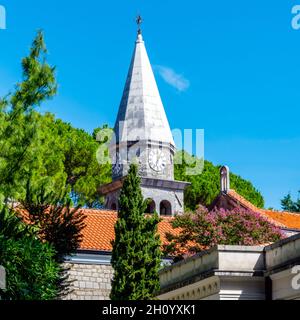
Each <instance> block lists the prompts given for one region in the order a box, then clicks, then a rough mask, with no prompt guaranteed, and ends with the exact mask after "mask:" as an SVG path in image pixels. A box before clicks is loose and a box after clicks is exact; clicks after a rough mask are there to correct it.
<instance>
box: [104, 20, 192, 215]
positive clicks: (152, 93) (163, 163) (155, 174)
mask: <svg viewBox="0 0 300 320" xmlns="http://www.w3.org/2000/svg"><path fill="white" fill-rule="evenodd" d="M138 23H139V24H140V23H141V18H138ZM175 151H176V146H175V143H174V140H173V137H172V133H171V129H170V126H169V122H168V119H167V116H166V113H165V110H164V106H163V103H162V100H161V97H160V94H159V91H158V88H157V84H156V81H155V78H154V74H153V70H152V67H151V64H150V61H149V58H148V54H147V51H146V48H145V43H144V40H143V36H142V32H141V29H140V28H139V30H138V34H137V39H136V42H135V48H134V52H133V55H132V60H131V64H130V67H129V72H128V76H127V80H126V83H125V87H124V92H123V95H122V99H121V103H120V107H119V111H118V116H117V119H116V123H115V127H114V139H113V140H112V142H111V144H110V154H111V156H112V163H113V171H112V178H113V182H112V183H110V184H107V185H105V186H102V187H101V188H100V192H101V193H102V194H103V195H105V198H106V201H105V207H106V208H107V209H111V210H117V209H118V197H119V194H120V189H121V188H122V181H123V178H124V177H125V176H126V174H127V172H128V169H129V166H130V164H131V163H132V162H135V163H137V164H138V167H139V175H140V176H141V189H142V193H143V196H144V199H149V206H148V209H147V212H148V213H154V211H156V212H158V214H160V215H162V216H171V215H175V214H182V213H183V212H184V197H183V194H184V189H185V187H186V186H187V185H189V183H187V182H182V181H175V180H174V154H175Z"/></svg>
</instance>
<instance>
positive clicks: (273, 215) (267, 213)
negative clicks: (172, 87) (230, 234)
mask: <svg viewBox="0 0 300 320" xmlns="http://www.w3.org/2000/svg"><path fill="white" fill-rule="evenodd" d="M227 194H228V195H229V196H230V197H232V198H233V199H234V200H236V201H237V202H239V203H240V204H241V205H242V206H244V207H246V208H247V209H250V210H252V211H255V212H257V213H260V214H261V215H263V216H264V217H265V218H267V220H268V221H269V222H271V223H273V224H275V225H276V226H278V227H285V228H286V227H287V228H295V229H300V214H298V213H295V212H288V211H278V210H269V209H262V208H258V207H257V206H255V205H254V204H253V203H251V202H250V201H248V200H247V199H245V198H244V197H243V196H242V195H240V194H239V193H237V192H236V191H235V190H234V189H230V190H229V191H228V193H227ZM283 215H284V217H280V216H283ZM289 215H290V216H292V217H295V218H297V220H299V221H293V222H292V221H286V219H284V218H287V216H289Z"/></svg>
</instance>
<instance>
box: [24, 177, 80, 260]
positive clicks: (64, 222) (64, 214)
mask: <svg viewBox="0 0 300 320" xmlns="http://www.w3.org/2000/svg"><path fill="white" fill-rule="evenodd" d="M21 206H22V208H23V209H25V210H26V212H28V219H29V220H30V223H31V224H32V225H33V226H36V229H37V230H38V236H39V238H40V240H42V241H43V242H44V241H46V242H48V243H49V244H51V245H52V246H53V247H54V249H55V251H56V255H55V258H56V260H57V261H58V262H63V259H64V257H65V256H67V255H71V254H73V253H75V252H76V250H77V248H78V247H79V245H80V242H81V241H82V234H81V231H82V229H83V228H84V227H85V224H84V219H85V216H84V214H83V212H82V211H81V209H80V208H79V207H77V208H72V207H71V200H70V199H69V198H68V196H67V195H66V194H61V195H60V196H59V197H58V198H57V195H56V194H54V193H47V192H46V191H45V189H44V188H41V189H37V190H34V189H33V188H32V187H31V186H30V182H29V181H28V184H27V192H26V199H25V200H24V201H22V203H21Z"/></svg>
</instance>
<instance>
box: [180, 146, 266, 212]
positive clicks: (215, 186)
mask: <svg viewBox="0 0 300 320" xmlns="http://www.w3.org/2000/svg"><path fill="white" fill-rule="evenodd" d="M175 160H176V161H175V166H174V171H175V179H176V180H181V181H188V182H190V183H191V185H190V186H189V187H187V188H186V190H185V194H184V199H185V200H184V201H185V207H186V210H192V211H194V210H195V209H196V208H197V206H198V205H199V204H200V205H203V206H209V205H210V204H211V203H212V201H213V200H214V199H215V197H216V196H217V195H218V194H219V193H220V166H215V165H213V164H212V163H211V162H209V161H206V160H205V161H204V163H203V161H201V160H200V159H197V158H196V157H194V156H191V155H189V154H188V153H187V152H185V151H179V152H177V154H176V158H175ZM195 165H197V166H198V167H199V168H200V167H202V168H203V171H202V172H201V173H200V174H198V175H189V174H187V172H188V171H187V169H188V168H190V167H193V166H195ZM230 183H231V188H232V189H235V190H236V191H237V192H238V193H239V194H241V195H242V196H244V197H245V198H246V199H247V200H249V201H250V202H252V203H253V204H254V205H256V206H257V207H259V208H262V207H263V206H264V199H263V197H262V195H261V194H260V193H259V191H257V190H256V189H255V188H254V186H253V185H252V184H251V182H249V181H247V180H244V179H242V178H241V177H240V176H238V175H236V174H234V173H230Z"/></svg>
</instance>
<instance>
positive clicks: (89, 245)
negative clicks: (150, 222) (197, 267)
mask: <svg viewBox="0 0 300 320" xmlns="http://www.w3.org/2000/svg"><path fill="white" fill-rule="evenodd" d="M82 210H83V212H84V214H85V215H86V219H85V221H84V222H85V224H86V227H85V228H84V229H83V231H82V234H83V241H82V243H81V245H80V249H82V250H101V251H111V250H112V246H111V243H110V242H111V240H113V239H114V236H115V230H114V225H115V223H116V221H117V212H116V211H110V210H90V209H82ZM162 219H163V220H162V221H161V222H160V223H159V225H158V233H159V234H160V236H161V241H162V243H166V238H165V233H166V232H170V231H172V232H174V230H173V228H172V226H171V224H170V222H171V220H172V219H173V218H172V217H164V218H162Z"/></svg>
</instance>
